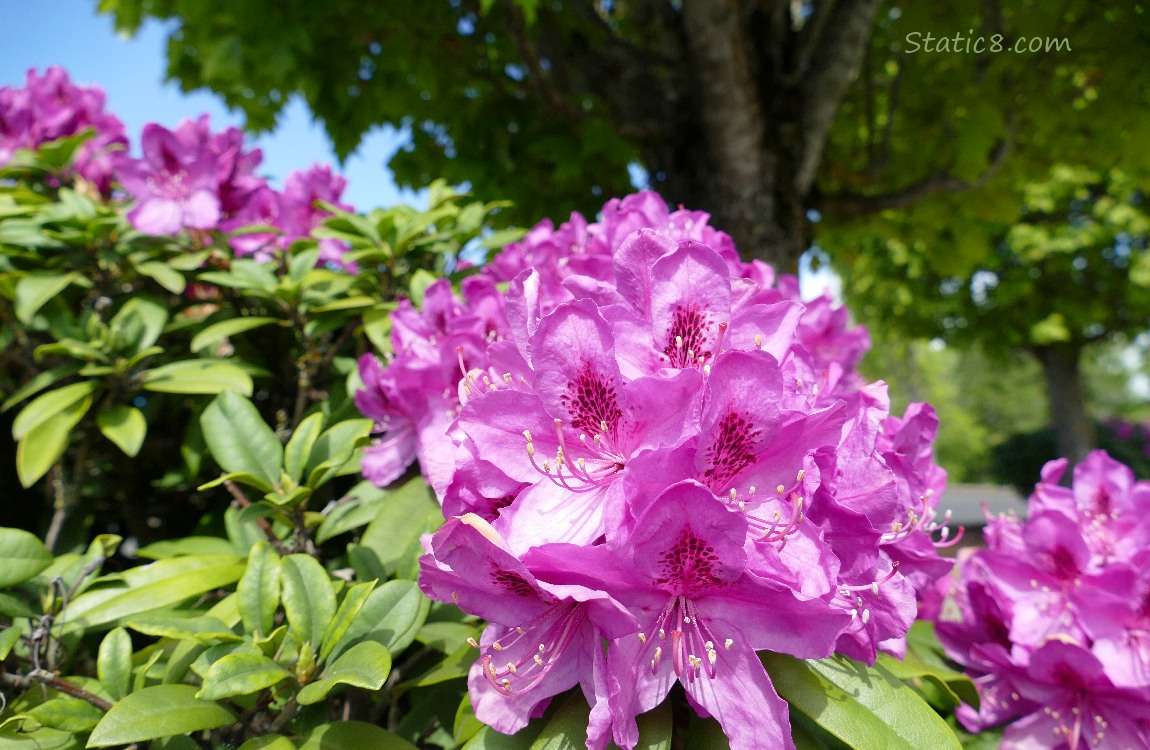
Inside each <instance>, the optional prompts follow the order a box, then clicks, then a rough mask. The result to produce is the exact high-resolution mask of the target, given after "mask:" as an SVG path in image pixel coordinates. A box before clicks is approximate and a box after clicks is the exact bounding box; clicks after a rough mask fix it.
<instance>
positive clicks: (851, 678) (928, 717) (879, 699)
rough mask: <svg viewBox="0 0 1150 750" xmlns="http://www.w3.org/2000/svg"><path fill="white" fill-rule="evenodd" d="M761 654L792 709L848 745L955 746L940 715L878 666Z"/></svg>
mask: <svg viewBox="0 0 1150 750" xmlns="http://www.w3.org/2000/svg"><path fill="white" fill-rule="evenodd" d="M761 658H762V660H763V664H764V665H765V666H766V668H767V672H768V673H769V674H770V676H771V682H772V683H774V686H775V689H776V690H778V692H779V695H781V696H782V697H783V698H784V699H785V700H786V701H787V702H788V703H790V704H791V707H792V708H794V709H796V710H798V711H800V712H801V713H803V714H804V715H806V716H808V717H809V718H810V719H811V720H813V721H814V722H815V723H816V724H818V725H819V726H820V727H822V728H823V729H825V730H827V731H828V732H830V733H831V734H832V735H834V736H835V737H837V738H839V739H840V740H842V741H843V742H845V743H846V744H847V745H850V746H851V747H857V748H870V747H882V748H888V749H890V750H895V749H897V748H905V750H914V749H917V748H931V750H935V749H936V748H937V749H938V750H942V748H952V749H953V750H959V748H960V745H959V743H958V738H956V737H955V736H954V732H952V731H951V730H950V728H949V727H948V726H947V725H946V723H945V722H944V721H943V720H942V718H941V717H939V715H938V714H937V713H935V711H934V710H933V709H932V708H931V707H930V706H928V705H927V704H926V702H925V701H923V700H922V698H920V697H919V696H918V695H917V694H916V693H915V692H914V691H913V690H911V689H910V688H909V687H907V686H906V685H904V684H903V683H902V682H900V681H899V680H898V679H897V678H896V677H894V675H892V674H891V673H890V672H888V671H887V670H886V669H884V668H882V667H881V666H875V667H870V668H868V667H866V666H865V665H863V664H860V663H858V662H856V661H853V660H850V659H847V658H845V657H841V656H835V657H831V658H829V659H822V660H818V661H815V660H807V661H804V660H801V659H795V658H793V657H790V656H785V655H782V654H775V653H770V652H764V653H763V654H761Z"/></svg>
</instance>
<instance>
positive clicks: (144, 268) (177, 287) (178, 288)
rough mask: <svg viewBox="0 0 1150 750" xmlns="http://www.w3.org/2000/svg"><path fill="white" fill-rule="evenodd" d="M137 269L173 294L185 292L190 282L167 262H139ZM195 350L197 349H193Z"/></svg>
mask: <svg viewBox="0 0 1150 750" xmlns="http://www.w3.org/2000/svg"><path fill="white" fill-rule="evenodd" d="M136 270H137V271H138V272H139V273H141V274H143V275H144V276H148V277H151V278H152V279H155V281H156V283H157V284H159V285H160V286H162V287H163V288H164V289H167V290H168V291H169V292H171V293H172V294H183V293H184V289H185V288H186V287H187V284H188V282H187V280H186V279H185V278H184V276H183V274H181V273H180V272H179V271H177V270H176V269H175V268H173V267H172V266H171V265H168V264H167V263H160V262H159V261H146V262H144V263H137V264H136ZM193 351H195V350H194V349H193Z"/></svg>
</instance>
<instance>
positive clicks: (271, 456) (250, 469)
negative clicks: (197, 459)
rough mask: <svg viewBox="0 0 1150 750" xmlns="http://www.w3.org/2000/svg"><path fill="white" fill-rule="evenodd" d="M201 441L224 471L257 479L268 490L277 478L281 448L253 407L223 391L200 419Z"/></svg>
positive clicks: (240, 397) (242, 399)
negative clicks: (202, 439)
mask: <svg viewBox="0 0 1150 750" xmlns="http://www.w3.org/2000/svg"><path fill="white" fill-rule="evenodd" d="M200 427H201V428H202V429H203V432H204V441H205V442H206V443H207V444H208V449H209V450H211V452H212V457H213V458H215V459H216V463H218V464H219V465H220V466H221V467H223V469H224V471H231V472H244V473H247V474H252V475H254V476H256V477H259V478H260V479H261V480H263V481H264V482H266V483H267V485H268V489H271V488H272V487H273V486H274V485H275V484H276V483H277V482H278V481H279V476H280V466H281V465H282V464H283V446H282V445H281V444H280V441H279V440H277V439H276V436H275V433H274V432H272V429H271V428H270V427H268V425H267V424H266V423H265V422H264V418H263V417H261V416H260V413H259V410H257V409H256V407H255V404H253V403H252V402H251V401H249V400H247V399H246V398H244V397H243V396H240V395H239V394H236V393H231V392H227V391H225V392H224V393H221V394H220V395H219V396H217V397H216V398H215V399H214V400H213V401H212V403H210V404H208V408H206V409H204V413H203V414H202V415H201V416H200Z"/></svg>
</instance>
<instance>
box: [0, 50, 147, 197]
mask: <svg viewBox="0 0 1150 750" xmlns="http://www.w3.org/2000/svg"><path fill="white" fill-rule="evenodd" d="M104 103H105V96H104V92H103V90H102V89H100V88H99V87H96V86H91V87H84V86H76V85H75V84H73V83H72V81H71V79H70V78H69V77H68V73H67V72H65V71H64V69H62V68H59V67H55V66H53V67H50V68H48V69H47V70H46V71H44V73H43V75H41V74H39V73H37V72H36V71H35V70H34V69H33V70H29V71H28V74H27V77H26V79H25V86H24V88H11V87H9V86H3V87H0V165H3V164H6V163H7V162H8V161H9V160H10V159H11V158H12V155H13V153H15V152H16V151H17V150H19V149H36V148H38V147H40V146H42V145H43V144H45V143H50V142H51V141H55V140H58V139H60V138H66V137H68V136H74V135H79V134H80V133H83V132H84V131H85V130H92V131H94V134H93V136H92V137H91V138H90V139H88V141H86V142H85V143H84V144H83V145H82V146H81V147H80V149H79V151H78V152H77V154H76V157H75V159H74V161H73V163H72V169H73V170H75V173H76V174H77V175H79V176H80V177H82V178H84V179H85V180H87V181H88V182H91V183H93V184H94V185H95V186H96V188H97V189H98V190H99V191H100V192H101V193H104V194H107V193H108V192H109V191H110V189H111V184H112V171H113V162H114V159H115V155H116V153H117V152H118V151H120V150H122V149H124V148H127V145H128V139H127V137H126V136H125V134H124V124H123V123H122V122H120V120H119V118H117V117H116V116H115V115H113V114H111V113H109V112H105V111H104Z"/></svg>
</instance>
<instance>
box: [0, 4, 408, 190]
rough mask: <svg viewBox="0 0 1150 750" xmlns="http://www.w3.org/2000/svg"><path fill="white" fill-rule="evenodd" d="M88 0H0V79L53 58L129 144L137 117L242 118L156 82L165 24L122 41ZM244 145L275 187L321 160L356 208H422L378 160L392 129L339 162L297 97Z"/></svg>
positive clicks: (169, 121)
mask: <svg viewBox="0 0 1150 750" xmlns="http://www.w3.org/2000/svg"><path fill="white" fill-rule="evenodd" d="M95 8H96V2H95V0H0V17H2V18H3V19H4V21H3V23H0V51H2V52H0V86H4V85H8V86H23V85H24V76H25V73H26V72H27V70H28V69H29V68H37V69H39V70H43V69H44V68H46V67H48V66H49V65H59V66H61V67H63V68H65V69H66V70H67V71H68V72H69V74H70V75H71V76H72V80H73V81H75V82H76V83H80V84H85V85H89V84H97V85H99V86H100V87H101V88H103V89H104V91H106V92H107V95H108V104H107V109H108V110H109V111H111V112H112V113H114V114H115V115H117V116H118V117H119V118H120V119H121V120H123V121H124V125H125V126H126V127H127V130H128V135H129V138H130V139H131V140H132V143H133V147H136V146H137V144H138V142H139V135H140V131H141V129H142V128H143V126H144V124H145V123H148V122H158V123H160V124H161V125H164V126H166V127H174V126H175V125H176V124H177V123H179V121H180V120H182V119H184V118H194V117H198V116H199V115H201V114H203V113H207V114H210V115H211V118H212V126H213V128H215V129H217V130H219V129H222V128H223V127H224V126H225V125H236V126H242V125H243V118H242V116H241V115H239V114H233V113H231V112H229V111H228V110H227V109H226V108H225V107H224V106H223V104H222V103H220V102H219V101H218V100H217V99H216V97H215V96H213V95H211V94H208V93H206V92H197V93H192V94H184V93H182V92H181V91H180V89H179V86H177V85H176V84H174V83H165V82H164V72H165V70H166V67H167V60H166V56H165V45H166V41H167V34H166V32H165V27H164V26H163V25H162V24H160V23H158V22H155V21H150V22H148V23H147V24H145V26H144V27H143V28H141V29H140V32H139V34H137V35H136V36H135V37H132V38H123V37H120V36H118V35H117V34H116V32H115V30H114V29H113V28H112V19H111V18H110V17H108V16H101V15H98V14H97V13H96V10H95ZM249 140H250V142H251V143H252V144H253V145H255V146H258V147H259V148H261V149H262V150H263V154H264V161H263V164H262V165H261V168H260V172H261V173H262V174H263V175H264V176H266V177H268V178H269V179H271V180H272V181H273V182H274V183H275V184H276V185H277V186H282V184H283V179H284V177H286V176H287V175H288V174H289V173H290V172H291V171H292V170H295V169H306V168H307V167H309V166H311V165H312V164H313V163H316V162H320V163H330V164H332V165H334V166H336V169H337V170H338V171H340V172H342V173H343V174H344V176H345V177H347V181H348V187H347V190H346V191H345V192H344V200H345V201H347V202H349V203H352V204H353V205H355V206H356V207H357V208H358V209H360V210H370V209H371V208H374V207H376V206H390V205H394V204H396V203H409V204H415V205H425V203H426V201H425V200H424V198H423V196H422V194H416V193H413V192H411V191H400V190H399V189H398V188H397V187H396V185H395V181H394V180H393V179H392V176H391V173H390V172H389V171H388V170H387V169H386V167H385V166H384V164H385V163H386V162H387V160H388V159H389V158H390V156H391V154H392V153H394V151H395V149H397V148H398V147H399V145H401V143H402V142H403V138H402V136H401V135H400V134H399V133H397V132H395V131H394V130H391V129H387V130H382V129H381V130H379V131H376V132H373V133H372V134H370V135H369V136H368V138H367V139H366V140H365V141H364V143H363V144H362V145H361V147H360V149H359V151H358V152H357V153H356V154H355V155H354V156H352V157H351V158H350V159H349V160H348V161H347V163H346V164H345V165H343V166H342V167H340V166H338V163H337V161H336V158H335V155H334V154H333V153H332V151H331V147H330V145H329V144H328V141H327V137H326V136H325V135H324V133H323V130H322V128H320V127H319V126H318V125H315V124H313V123H312V122H311V115H310V113H309V112H308V110H307V107H306V106H304V105H303V104H302V103H301V102H299V101H298V100H295V101H293V102H292V103H291V104H290V105H289V106H288V108H287V111H286V114H285V116H284V117H283V118H282V120H281V124H280V126H279V127H278V128H277V129H276V131H275V133H273V134H271V135H267V136H263V137H259V138H250V139H249Z"/></svg>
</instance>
